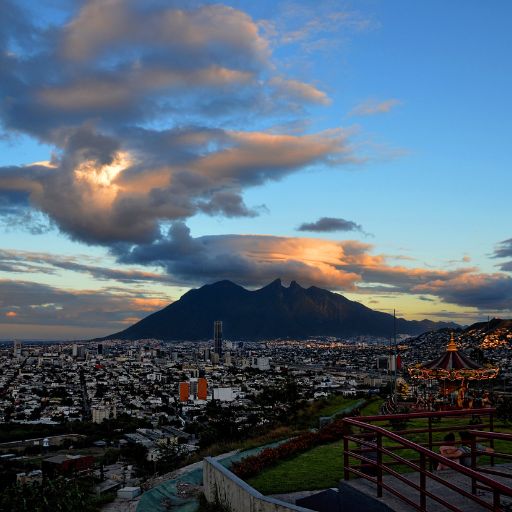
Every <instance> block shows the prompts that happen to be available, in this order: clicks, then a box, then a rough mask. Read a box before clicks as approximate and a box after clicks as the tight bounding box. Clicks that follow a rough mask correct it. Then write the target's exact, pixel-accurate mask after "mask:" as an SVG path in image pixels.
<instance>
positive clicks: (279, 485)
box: [248, 399, 512, 494]
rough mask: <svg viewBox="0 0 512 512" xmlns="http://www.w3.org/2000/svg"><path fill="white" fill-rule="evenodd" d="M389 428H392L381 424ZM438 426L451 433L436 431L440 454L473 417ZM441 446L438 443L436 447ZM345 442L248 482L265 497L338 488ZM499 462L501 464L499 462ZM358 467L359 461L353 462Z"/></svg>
mask: <svg viewBox="0 0 512 512" xmlns="http://www.w3.org/2000/svg"><path fill="white" fill-rule="evenodd" d="M381 404H382V400H381V399H374V400H372V401H370V402H369V403H368V404H367V405H366V406H365V407H363V408H362V410H361V413H362V414H363V415H365V416H374V415H377V414H378V411H379V408H380V406H381ZM381 425H382V426H385V427H386V428H390V427H391V425H386V424H384V423H382V424H381ZM434 426H437V427H444V428H446V429H447V431H443V432H434V433H433V435H432V438H433V444H434V446H433V450H434V451H437V450H438V446H439V443H440V442H441V441H442V440H443V437H444V436H445V435H446V433H447V432H448V431H452V430H453V431H456V430H459V429H467V430H469V429H471V428H472V427H473V425H471V419H470V418H467V417H466V418H453V419H443V420H441V421H438V422H437V423H435V424H434ZM426 427H427V420H426V419H416V420H410V421H409V422H408V423H407V429H422V428H426ZM495 430H497V431H500V432H512V426H511V425H508V424H506V423H501V424H498V425H496V426H495ZM407 438H408V439H409V440H411V441H414V442H416V443H422V444H424V445H426V444H427V443H428V434H427V433H414V434H409V435H407ZM436 443H437V444H436ZM393 444H394V443H393V442H391V441H389V440H386V439H384V446H386V447H390V446H393ZM495 450H496V452H501V453H512V443H508V442H506V441H496V442H495ZM342 452H343V443H342V441H337V442H335V443H331V444H328V445H323V446H317V447H315V448H313V449H311V450H309V451H307V452H305V453H302V454H300V455H298V456H296V457H293V458H292V459H288V460H283V461H282V462H280V463H279V464H278V465H276V466H274V467H271V468H269V469H266V470H264V471H262V472H261V473H260V474H259V475H257V476H255V477H254V478H251V479H249V480H248V483H249V484H250V485H252V486H253V487H255V488H256V489H257V490H258V491H260V492H261V493H263V494H279V493H285V492H295V491H301V490H315V489H326V488H328V487H333V486H337V484H338V482H339V480H340V479H341V478H342V474H343V459H342ZM397 454H399V455H401V456H402V457H404V458H406V459H409V460H413V459H415V458H416V456H415V453H414V452H413V451H412V450H400V451H399V452H397ZM384 460H385V461H390V460H391V459H390V458H389V457H384ZM497 461H499V460H498V459H497ZM353 463H354V464H358V462H357V461H355V460H354V461H353ZM486 463H489V457H482V458H481V460H480V464H486ZM395 469H396V470H398V471H401V472H406V471H408V469H407V468H406V467H400V466H395Z"/></svg>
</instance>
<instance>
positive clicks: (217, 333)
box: [213, 320, 222, 358]
mask: <svg viewBox="0 0 512 512" xmlns="http://www.w3.org/2000/svg"><path fill="white" fill-rule="evenodd" d="M213 340H214V342H215V345H214V346H215V353H216V354H218V356H219V358H221V357H222V320H215V322H214V324H213Z"/></svg>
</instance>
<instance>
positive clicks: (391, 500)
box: [343, 464, 512, 512]
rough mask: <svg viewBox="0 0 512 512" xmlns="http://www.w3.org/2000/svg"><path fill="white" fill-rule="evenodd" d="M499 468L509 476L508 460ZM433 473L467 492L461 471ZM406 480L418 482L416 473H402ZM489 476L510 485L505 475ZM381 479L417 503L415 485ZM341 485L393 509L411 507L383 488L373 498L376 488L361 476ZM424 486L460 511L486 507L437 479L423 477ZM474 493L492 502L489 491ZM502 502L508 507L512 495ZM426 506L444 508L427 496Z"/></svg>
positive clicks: (403, 510)
mask: <svg viewBox="0 0 512 512" xmlns="http://www.w3.org/2000/svg"><path fill="white" fill-rule="evenodd" d="M499 469H500V470H503V471H506V472H507V473H509V474H510V476H511V478H512V464H502V465H500V466H499ZM436 475H438V476H440V477H441V478H443V479H444V480H446V481H449V482H450V483H452V484H454V485H457V486H458V487H461V488H462V489H464V490H466V491H468V492H471V479H470V478H468V477H466V476H464V475H461V474H460V473H458V472H456V471H453V470H444V471H438V472H436ZM404 476H405V477H407V479H408V480H410V481H411V482H414V483H416V484H418V485H419V473H409V474H407V475H404ZM486 476H489V478H492V479H493V480H496V481H497V482H500V483H503V484H505V485H508V486H512V479H511V478H505V477H497V476H491V475H486ZM383 480H384V482H385V483H387V484H388V485H390V486H391V487H393V488H394V489H398V490H399V491H400V493H401V494H402V495H404V496H405V497H407V498H409V499H410V500H411V501H413V502H415V503H418V504H419V493H418V491H416V490H415V489H413V488H411V487H409V486H407V485H405V484H404V483H403V482H401V481H400V480H398V479H397V478H395V477H393V476H390V475H385V476H384V478H383ZM343 485H348V486H350V487H352V488H354V489H356V490H359V491H361V492H363V493H364V494H366V495H367V496H372V497H375V499H377V500H378V501H379V502H381V503H384V504H386V505H387V506H388V507H389V508H391V509H392V510H394V511H396V512H406V511H410V510H413V508H412V507H411V506H410V505H408V504H406V503H405V502H404V501H402V500H400V499H399V498H397V497H396V496H394V495H393V494H392V493H390V492H388V491H386V490H384V491H383V497H382V498H376V496H377V489H376V486H375V484H373V483H372V482H369V481H368V480H366V479H364V478H354V479H353V480H349V481H344V482H343ZM427 490H428V491H429V492H431V493H432V494H434V495H436V496H439V497H440V498H442V499H443V500H446V501H447V502H449V503H450V504H451V505H453V506H455V507H457V508H459V509H460V510H462V511H464V512H482V511H483V510H486V509H485V508H484V507H482V506H480V505H478V504H476V503H474V502H473V501H471V500H470V499H468V498H465V497H464V496H461V495H459V494H456V493H454V492H453V491H451V490H450V489H448V487H446V486H444V485H443V484H441V483H438V482H435V481H433V480H431V479H427ZM478 497H479V498H481V499H483V500H484V501H486V502H488V503H492V494H491V493H490V492H484V491H479V494H478ZM501 504H502V506H505V507H506V508H507V509H509V508H510V507H512V498H510V497H507V496H502V498H501ZM427 510H428V511H429V512H441V511H442V512H444V511H446V510H448V509H447V508H446V507H444V506H443V505H441V504H440V503H438V502H437V501H435V500H433V499H430V498H428V499H427Z"/></svg>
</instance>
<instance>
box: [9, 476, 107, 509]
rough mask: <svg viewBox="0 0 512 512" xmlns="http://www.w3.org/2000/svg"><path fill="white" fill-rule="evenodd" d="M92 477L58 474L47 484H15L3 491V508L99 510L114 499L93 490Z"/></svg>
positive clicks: (46, 482) (47, 481) (45, 482)
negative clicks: (73, 478) (67, 476)
mask: <svg viewBox="0 0 512 512" xmlns="http://www.w3.org/2000/svg"><path fill="white" fill-rule="evenodd" d="M92 485H93V482H92V480H91V479H81V480H76V481H70V480H66V479H64V478H58V479H55V480H46V481H44V483H43V484H27V485H12V486H10V487H8V488H7V489H5V490H4V492H2V493H1V494H0V510H1V511H4V510H5V511H9V512H26V511H27V510H30V511H31V512H68V511H70V510H80V511H81V512H96V511H98V510H100V508H101V507H102V506H103V505H105V504H106V503H107V502H108V501H111V500H112V499H113V497H114V496H113V495H107V496H102V497H101V498H97V497H96V496H94V495H93V494H92Z"/></svg>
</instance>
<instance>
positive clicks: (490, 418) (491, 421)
mask: <svg viewBox="0 0 512 512" xmlns="http://www.w3.org/2000/svg"><path fill="white" fill-rule="evenodd" d="M489 431H490V432H494V412H493V411H491V413H490V414H489ZM489 445H490V447H491V448H492V449H493V450H494V438H493V437H491V442H490V443H489ZM491 466H494V453H491Z"/></svg>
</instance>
